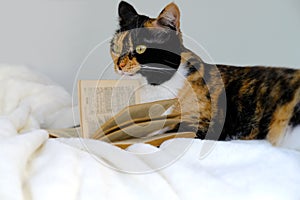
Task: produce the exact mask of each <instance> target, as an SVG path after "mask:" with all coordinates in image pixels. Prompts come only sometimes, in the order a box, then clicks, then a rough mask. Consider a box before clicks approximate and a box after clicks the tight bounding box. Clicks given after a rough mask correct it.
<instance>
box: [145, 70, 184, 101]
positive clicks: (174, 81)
mask: <svg viewBox="0 0 300 200" xmlns="http://www.w3.org/2000/svg"><path fill="white" fill-rule="evenodd" d="M186 73H187V69H186V68H185V66H183V65H180V66H179V68H178V70H177V72H176V73H175V74H174V76H173V77H172V78H171V79H170V80H168V81H166V82H164V83H163V84H161V85H149V84H148V82H147V80H146V78H145V77H143V76H141V75H139V78H140V80H141V87H140V90H139V92H140V94H141V102H142V103H146V102H152V101H158V100H164V99H172V98H176V97H177V96H178V91H179V90H180V89H181V88H182V87H183V86H184V82H185V80H186V77H185V75H186Z"/></svg>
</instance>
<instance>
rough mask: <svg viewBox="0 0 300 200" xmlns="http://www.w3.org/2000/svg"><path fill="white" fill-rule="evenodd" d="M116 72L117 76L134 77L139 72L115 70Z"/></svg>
mask: <svg viewBox="0 0 300 200" xmlns="http://www.w3.org/2000/svg"><path fill="white" fill-rule="evenodd" d="M115 71H116V72H117V74H119V75H121V76H124V75H125V76H134V75H135V74H136V73H137V72H138V71H139V70H135V71H124V70H120V69H116V70H115Z"/></svg>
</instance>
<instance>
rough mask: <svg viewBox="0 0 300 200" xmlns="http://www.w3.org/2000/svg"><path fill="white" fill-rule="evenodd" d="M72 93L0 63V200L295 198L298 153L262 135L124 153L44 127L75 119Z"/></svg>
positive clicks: (168, 144) (179, 142)
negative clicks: (58, 134) (258, 138)
mask: <svg viewBox="0 0 300 200" xmlns="http://www.w3.org/2000/svg"><path fill="white" fill-rule="evenodd" d="M72 115H73V113H72V105H71V98H70V96H69V95H68V93H67V92H66V91H65V90H64V89H63V88H61V87H59V86H57V85H56V84H54V83H53V82H52V81H50V80H48V79H47V78H46V77H44V76H42V75H40V74H37V73H35V72H32V71H30V70H28V69H27V68H24V67H12V66H2V67H0V199H1V200H6V199H16V200H18V199H34V200H35V199H37V200H41V199H43V200H47V199H51V200H53V199H55V200H59V199H62V200H69V199H70V200H72V199H83V200H92V199H117V198H118V199H141V198H143V199H154V198H156V199H272V200H273V199H295V200H296V199H300V190H299V188H300V152H299V151H296V150H292V149H285V148H278V147H272V146H271V145H270V144H269V143H268V142H266V141H231V142H212V141H201V140H193V139H175V140H169V141H167V142H165V143H164V144H163V145H162V146H161V147H160V148H156V147H153V146H150V145H145V144H136V145H133V146H131V147H129V148H128V149H127V150H126V151H124V150H121V149H119V148H117V147H115V146H112V145H110V144H107V143H104V142H101V141H94V140H83V139H62V138H61V139H49V138H48V134H47V132H46V131H44V130H41V128H58V127H64V126H69V125H73V124H74V122H73V116H72Z"/></svg>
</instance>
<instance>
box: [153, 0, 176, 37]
mask: <svg viewBox="0 0 300 200" xmlns="http://www.w3.org/2000/svg"><path fill="white" fill-rule="evenodd" d="M157 23H158V24H159V25H161V26H167V27H169V28H171V29H173V30H176V31H177V32H180V11H179V8H178V6H177V5H176V4H175V3H170V4H168V5H167V6H166V7H165V8H164V9H163V10H162V11H161V12H160V14H159V16H158V17H157Z"/></svg>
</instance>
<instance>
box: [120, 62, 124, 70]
mask: <svg viewBox="0 0 300 200" xmlns="http://www.w3.org/2000/svg"><path fill="white" fill-rule="evenodd" d="M125 65H126V63H125V62H120V63H119V65H118V67H119V70H122V68H123V67H125Z"/></svg>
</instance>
